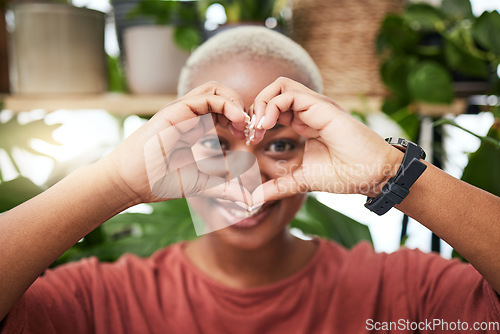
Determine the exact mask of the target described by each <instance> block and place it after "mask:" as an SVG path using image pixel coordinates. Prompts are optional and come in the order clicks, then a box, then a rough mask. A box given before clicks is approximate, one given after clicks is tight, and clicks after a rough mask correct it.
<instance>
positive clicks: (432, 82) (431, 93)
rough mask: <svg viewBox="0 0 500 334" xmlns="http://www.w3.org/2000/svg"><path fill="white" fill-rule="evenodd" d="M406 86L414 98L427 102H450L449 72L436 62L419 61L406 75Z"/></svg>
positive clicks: (452, 94)
mask: <svg viewBox="0 0 500 334" xmlns="http://www.w3.org/2000/svg"><path fill="white" fill-rule="evenodd" d="M408 87H409V89H410V93H411V95H412V96H413V97H414V98H415V100H418V101H422V102H429V103H447V104H449V103H451V102H452V101H453V96H454V93H453V85H452V78H451V75H450V73H449V72H448V71H447V70H446V68H444V67H443V66H442V65H440V64H439V63H437V62H434V61H421V62H420V63H418V64H417V65H416V66H415V68H414V70H413V72H412V73H411V75H410V76H409V77H408Z"/></svg>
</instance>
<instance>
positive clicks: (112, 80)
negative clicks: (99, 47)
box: [106, 54, 128, 93]
mask: <svg viewBox="0 0 500 334" xmlns="http://www.w3.org/2000/svg"><path fill="white" fill-rule="evenodd" d="M106 65H107V72H108V90H109V91H110V92H118V93H126V92H127V90H128V89H127V80H126V79H125V73H124V72H123V67H122V63H121V61H120V57H119V56H118V57H112V56H110V55H108V54H106Z"/></svg>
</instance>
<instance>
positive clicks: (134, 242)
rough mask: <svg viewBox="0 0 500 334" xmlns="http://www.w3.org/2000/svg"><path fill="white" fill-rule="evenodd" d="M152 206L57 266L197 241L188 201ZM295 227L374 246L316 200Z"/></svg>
mask: <svg viewBox="0 0 500 334" xmlns="http://www.w3.org/2000/svg"><path fill="white" fill-rule="evenodd" d="M148 206H150V207H151V209H152V212H151V213H127V212H126V213H121V214H119V215H117V216H115V217H113V218H111V219H110V220H108V221H107V222H106V223H104V224H102V225H101V226H100V227H99V228H98V229H96V230H94V231H93V232H91V233H90V234H88V235H87V236H86V237H84V238H83V239H82V240H81V241H80V242H79V243H77V244H76V245H74V246H73V247H72V248H70V249H69V250H68V251H67V252H66V253H64V254H63V255H62V256H61V257H60V258H59V259H58V260H57V261H56V262H55V263H54V264H53V266H57V265H60V264H63V263H66V262H70V261H75V260H79V259H81V258H84V257H89V256H96V257H98V258H99V259H100V260H101V261H115V260H116V259H118V257H120V256H121V255H123V254H125V253H134V254H137V255H139V256H143V257H144V256H149V255H151V254H152V253H154V252H155V251H156V250H158V249H161V248H163V247H165V246H168V245H170V244H172V243H174V242H178V241H181V240H189V239H193V238H195V237H196V233H195V230H194V226H193V223H192V221H191V216H190V212H189V208H188V205H187V202H186V200H185V199H176V200H171V201H167V202H160V203H152V204H148ZM291 226H292V227H296V228H299V229H300V230H302V231H303V232H304V233H306V234H310V235H316V236H320V237H323V238H328V239H332V240H335V241H337V242H338V243H340V244H342V245H344V246H345V247H348V248H351V247H352V246H354V245H355V244H356V243H358V242H359V241H362V240H366V241H368V242H372V240H371V236H370V231H369V229H368V227H367V226H365V225H362V224H360V223H358V222H356V221H354V220H353V219H351V218H349V217H347V216H344V215H343V214H341V213H338V212H336V211H335V210H332V209H330V208H329V207H327V206H326V205H324V204H322V203H320V202H319V201H318V200H317V199H316V198H314V197H313V196H309V197H308V199H307V201H306V203H305V204H304V206H303V207H302V209H301V210H300V211H299V213H298V214H297V216H296V217H295V218H294V219H293V221H292V223H291Z"/></svg>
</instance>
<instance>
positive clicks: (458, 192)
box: [397, 164, 500, 292]
mask: <svg viewBox="0 0 500 334" xmlns="http://www.w3.org/2000/svg"><path fill="white" fill-rule="evenodd" d="M427 165H428V167H427V169H426V171H425V172H424V173H423V174H422V176H421V177H420V178H419V179H418V180H417V182H415V184H414V185H413V186H412V188H411V191H410V194H409V195H408V197H406V199H405V200H404V201H403V202H402V203H401V204H400V205H399V206H397V208H398V209H399V210H401V211H403V212H404V213H406V214H407V215H409V216H410V217H412V218H415V219H416V220H417V221H419V222H420V223H422V224H423V225H425V226H426V227H428V228H429V229H430V230H432V231H433V232H434V233H436V234H437V235H438V236H439V237H441V238H442V239H443V240H445V241H446V242H448V243H449V244H450V245H451V246H452V247H453V248H454V249H456V250H457V251H458V252H459V253H460V254H461V255H462V256H464V257H465V258H466V259H467V260H468V261H469V262H470V263H471V264H472V265H473V266H474V267H475V268H476V269H477V270H478V271H479V272H480V273H481V274H482V275H483V277H484V278H485V279H486V280H487V281H488V282H489V283H490V284H491V285H492V286H493V288H494V289H495V290H496V291H497V292H500V257H499V256H498V254H500V242H499V240H500V197H497V196H495V195H492V194H490V193H488V192H486V191H483V190H481V189H479V188H476V187H474V186H472V185H470V184H467V183H465V182H463V181H461V180H458V179H456V178H454V177H452V176H450V175H448V174H446V173H445V172H443V171H442V170H440V169H438V168H436V167H435V166H432V165H431V164H427Z"/></svg>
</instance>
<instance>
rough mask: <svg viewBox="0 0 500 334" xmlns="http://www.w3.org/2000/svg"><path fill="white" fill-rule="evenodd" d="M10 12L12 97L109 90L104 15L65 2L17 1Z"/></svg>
mask: <svg viewBox="0 0 500 334" xmlns="http://www.w3.org/2000/svg"><path fill="white" fill-rule="evenodd" d="M10 10H11V11H12V13H13V15H12V18H13V20H10V21H9V29H8V30H9V32H10V36H9V37H10V43H9V52H10V57H9V58H10V61H9V71H10V79H11V82H10V84H11V91H12V92H13V93H23V94H26V93H102V92H104V91H106V89H107V78H106V58H105V52H104V24H105V14H104V13H102V12H99V11H95V10H91V9H88V8H79V7H75V6H72V5H69V4H63V3H18V4H14V5H12V6H11V7H10Z"/></svg>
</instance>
